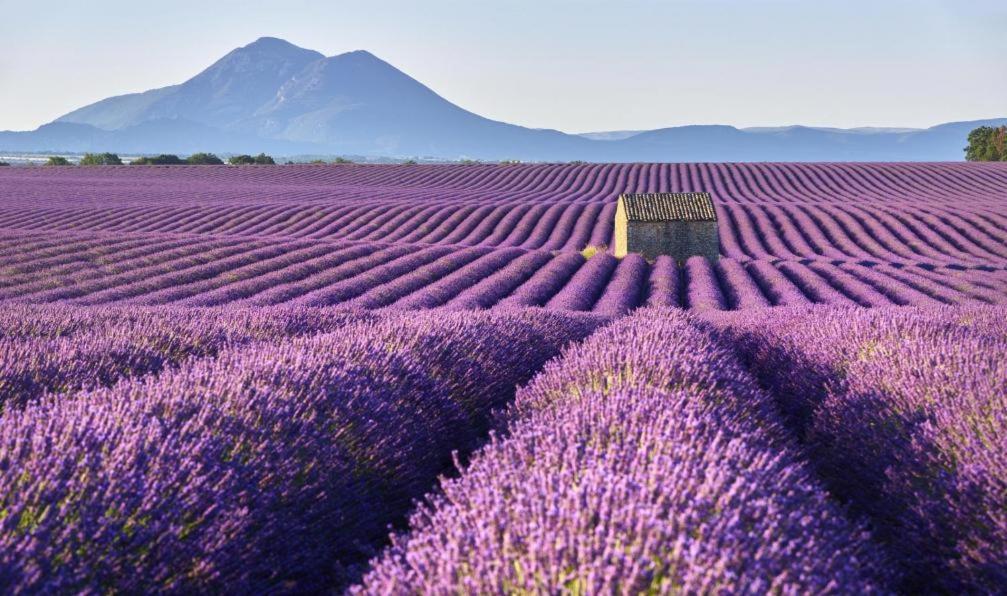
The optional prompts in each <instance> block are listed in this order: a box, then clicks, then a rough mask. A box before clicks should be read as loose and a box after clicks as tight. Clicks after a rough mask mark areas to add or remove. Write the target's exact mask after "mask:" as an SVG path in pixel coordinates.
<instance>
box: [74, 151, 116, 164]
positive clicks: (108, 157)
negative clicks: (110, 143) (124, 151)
mask: <svg viewBox="0 0 1007 596" xmlns="http://www.w3.org/2000/svg"><path fill="white" fill-rule="evenodd" d="M80 165H82V166H121V165H122V160H121V159H119V156H118V155H116V154H115V153H85V154H84V157H82V158H80Z"/></svg>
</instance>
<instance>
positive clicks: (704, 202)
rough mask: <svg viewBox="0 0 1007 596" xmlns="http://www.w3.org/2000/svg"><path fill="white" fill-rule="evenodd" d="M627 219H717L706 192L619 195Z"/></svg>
mask: <svg viewBox="0 0 1007 596" xmlns="http://www.w3.org/2000/svg"><path fill="white" fill-rule="evenodd" d="M619 199H620V200H621V201H622V203H623V205H624V206H625V209H626V219H628V220H629V221H717V212H716V211H715V210H714V208H713V199H712V198H711V197H710V193H707V192H650V193H640V194H624V195H620V196H619Z"/></svg>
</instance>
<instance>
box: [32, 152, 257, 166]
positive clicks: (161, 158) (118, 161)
mask: <svg viewBox="0 0 1007 596" xmlns="http://www.w3.org/2000/svg"><path fill="white" fill-rule="evenodd" d="M129 163H130V165H134V166H184V165H190V166H220V165H224V160H223V159H221V158H219V157H217V156H216V155H214V154H213V153H193V154H192V155H190V156H189V157H187V158H185V159H182V158H181V157H179V156H177V155H172V154H169V153H162V154H161V155H155V156H144V157H138V158H136V159H134V160H132V161H130V162H129ZM227 163H229V164H231V165H233V166H243V165H276V160H274V159H273V158H272V157H271V156H269V155H266V154H265V153H260V154H258V155H254V156H253V155H234V156H232V157H229V158H228V159H227ZM45 165H47V166H70V165H73V162H71V161H70V160H68V159H67V158H65V157H61V156H58V155H53V156H52V157H50V158H49V159H48V160H47V161H46V162H45ZM80 165H82V166H121V165H123V161H122V158H120V157H119V156H118V155H117V154H115V153H85V154H84V156H83V157H81V158H80Z"/></svg>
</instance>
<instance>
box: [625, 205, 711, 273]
mask: <svg viewBox="0 0 1007 596" xmlns="http://www.w3.org/2000/svg"><path fill="white" fill-rule="evenodd" d="M631 252H635V253H640V254H642V255H643V256H644V257H645V258H647V259H648V260H653V259H656V258H657V257H659V256H660V255H669V256H671V257H672V258H674V259H675V260H676V261H679V262H681V261H684V260H686V259H688V258H689V257H691V256H693V255H701V256H704V257H706V258H707V259H710V260H711V261H713V262H716V260H717V259H718V258H719V257H720V239H719V237H718V235H717V212H716V210H714V208H713V199H712V198H711V197H710V194H709V193H705V192H682V193H671V192H662V193H645V194H624V195H620V196H619V202H618V204H617V205H616V209H615V256H617V257H622V256H625V255H626V254H628V253H631Z"/></svg>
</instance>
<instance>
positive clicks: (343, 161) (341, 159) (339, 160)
mask: <svg viewBox="0 0 1007 596" xmlns="http://www.w3.org/2000/svg"><path fill="white" fill-rule="evenodd" d="M332 163H334V164H347V163H353V161H352V160H349V159H346V158H345V157H337V158H336V159H335V161H333V162H332Z"/></svg>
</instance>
